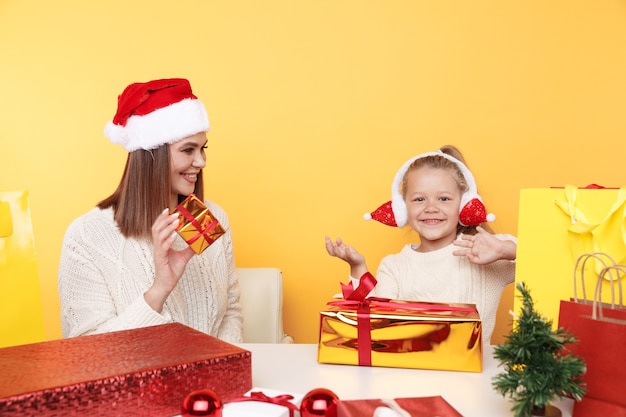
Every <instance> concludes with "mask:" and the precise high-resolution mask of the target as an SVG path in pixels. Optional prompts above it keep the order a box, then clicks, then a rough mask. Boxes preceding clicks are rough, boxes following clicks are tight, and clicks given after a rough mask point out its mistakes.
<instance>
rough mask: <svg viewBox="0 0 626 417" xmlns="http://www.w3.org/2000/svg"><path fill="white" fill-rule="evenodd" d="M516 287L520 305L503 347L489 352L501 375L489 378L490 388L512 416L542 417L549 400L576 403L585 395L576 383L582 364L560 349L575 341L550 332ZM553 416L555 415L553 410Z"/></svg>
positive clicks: (527, 296) (522, 286)
mask: <svg viewBox="0 0 626 417" xmlns="http://www.w3.org/2000/svg"><path fill="white" fill-rule="evenodd" d="M516 288H517V290H518V291H519V292H520V293H521V295H520V296H519V298H520V299H521V300H522V302H523V305H522V308H521V313H520V316H519V317H517V316H516V317H515V320H514V322H513V329H512V331H511V333H510V334H509V335H508V336H506V337H505V339H506V340H505V342H504V343H503V344H501V345H498V346H496V347H495V348H494V358H495V359H497V360H498V361H499V363H500V366H501V367H503V368H504V372H502V373H500V374H498V375H496V376H494V377H493V380H492V384H493V387H494V388H495V390H496V391H497V392H498V393H500V394H502V396H503V397H504V396H506V395H508V396H509V397H510V399H511V400H512V401H513V403H514V405H513V407H512V408H511V411H513V412H514V414H515V417H528V416H531V415H546V414H544V412H545V410H546V408H549V407H551V406H550V402H551V401H552V400H553V399H554V398H555V397H559V398H562V397H566V396H571V397H573V398H574V399H575V400H577V401H580V399H581V398H582V396H583V395H584V394H585V385H584V382H583V381H582V380H581V377H582V375H583V374H584V373H585V362H584V360H583V359H582V358H580V357H576V356H574V355H572V354H570V353H568V351H567V348H566V347H565V345H567V344H572V343H576V339H575V338H574V337H573V336H572V335H571V334H569V333H567V332H566V331H565V330H564V329H562V328H559V329H557V330H556V331H553V330H552V320H549V319H547V318H545V317H543V316H541V315H540V314H539V313H538V312H537V311H536V310H535V307H534V304H533V300H532V297H531V296H530V292H529V290H528V288H526V284H525V283H523V282H521V283H518V284H517V286H516ZM556 415H560V412H558V409H557V414H556Z"/></svg>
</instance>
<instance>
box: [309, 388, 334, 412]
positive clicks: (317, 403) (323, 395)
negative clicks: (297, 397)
mask: <svg viewBox="0 0 626 417" xmlns="http://www.w3.org/2000/svg"><path fill="white" fill-rule="evenodd" d="M338 401H339V398H337V395H336V394H335V393H334V392H332V391H330V390H328V389H326V388H315V389H313V390H311V391H309V392H308V393H307V394H306V395H305V396H304V398H302V403H301V404H300V415H301V416H302V417H316V416H323V417H337V402H338Z"/></svg>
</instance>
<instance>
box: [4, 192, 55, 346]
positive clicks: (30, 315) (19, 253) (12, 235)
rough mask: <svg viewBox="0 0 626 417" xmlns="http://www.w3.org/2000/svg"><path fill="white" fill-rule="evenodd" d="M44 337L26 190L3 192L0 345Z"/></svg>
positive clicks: (15, 343) (32, 341)
mask: <svg viewBox="0 0 626 417" xmlns="http://www.w3.org/2000/svg"><path fill="white" fill-rule="evenodd" d="M43 339H44V331H43V311H42V305H41V290H40V286H39V273H38V269H37V261H36V258H35V243H34V238H33V227H32V223H31V217H30V209H29V206H28V193H27V192H26V191H0V348H1V347H6V346H15V345H21V344H26V343H35V342H41V341H43Z"/></svg>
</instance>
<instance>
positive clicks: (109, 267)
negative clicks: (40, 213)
mask: <svg viewBox="0 0 626 417" xmlns="http://www.w3.org/2000/svg"><path fill="white" fill-rule="evenodd" d="M206 203H207V206H208V208H209V210H211V212H212V213H213V214H214V215H215V217H216V218H217V219H218V221H219V222H220V223H221V225H222V226H223V227H224V229H225V230H226V233H225V234H224V235H223V236H221V237H220V238H219V239H217V240H216V241H215V242H214V243H213V244H212V245H211V246H210V247H209V248H208V249H207V250H205V251H204V252H203V253H202V254H201V255H194V256H193V257H192V258H191V260H190V261H189V263H188V264H187V267H186V268H185V272H184V273H183V275H182V277H181V278H180V281H179V282H178V285H177V286H176V288H174V290H173V291H172V293H171V294H170V295H169V297H168V298H167V300H166V301H165V305H164V307H163V311H162V313H161V314H159V313H157V312H156V311H154V310H153V309H152V308H150V306H149V305H148V304H147V303H146V301H145V299H144V293H145V292H146V291H147V290H148V288H150V286H151V285H152V282H153V280H154V274H155V272H154V261H153V257H152V242H151V241H150V240H148V239H146V240H138V239H134V238H131V239H127V238H125V237H124V236H123V235H122V234H121V233H120V231H119V228H118V227H117V225H116V223H115V221H114V219H113V210H112V209H106V210H101V209H98V208H94V209H93V210H91V211H89V212H88V213H86V214H84V215H83V216H81V217H79V218H77V219H76V220H74V221H73V222H72V224H70V226H69V227H68V229H67V231H66V233H65V238H64V240H63V248H62V252H61V261H60V266H59V296H60V300H61V324H62V329H63V337H73V336H80V335H86V334H93V333H104V332H110V331H117V330H126V329H132V328H138V327H146V326H152V325H157V324H165V323H171V322H178V323H182V324H185V325H187V326H189V327H192V328H194V329H196V330H199V331H201V332H204V333H207V334H209V335H211V336H215V337H217V338H220V339H222V340H225V341H228V342H233V343H235V342H241V341H242V317H241V306H240V304H239V286H238V281H237V273H236V269H235V261H234V255H233V245H232V236H231V231H230V227H229V222H228V217H227V215H226V213H225V212H224V210H222V209H221V208H220V207H219V206H218V205H216V204H215V203H212V202H206ZM186 245H187V244H186V243H185V242H184V241H183V240H182V238H180V236H179V237H178V238H177V240H176V242H174V248H175V249H178V250H180V249H183V248H185V247H186Z"/></svg>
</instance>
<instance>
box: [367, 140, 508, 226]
mask: <svg viewBox="0 0 626 417" xmlns="http://www.w3.org/2000/svg"><path fill="white" fill-rule="evenodd" d="M429 156H440V157H442V158H446V159H448V160H449V161H451V162H453V163H454V164H456V166H457V167H458V168H459V170H460V171H461V173H462V174H463V177H464V178H465V182H467V187H468V189H467V191H465V193H463V196H462V197H461V206H460V211H459V223H461V224H462V225H463V226H475V225H479V224H481V223H485V222H492V221H494V220H495V218H496V216H495V215H493V214H491V213H490V214H487V210H486V209H485V204H484V203H483V200H482V199H481V198H480V196H479V195H478V191H477V188H476V181H475V180H474V176H473V175H472V173H471V171H470V170H469V168H467V166H466V165H465V164H464V163H463V162H461V161H459V160H458V159H456V158H454V157H452V156H450V155H448V154H446V153H443V152H441V150H438V151H435V152H426V153H423V154H420V155H417V156H414V157H413V158H411V159H409V160H408V161H406V162H405V163H404V165H402V167H401V168H400V169H399V170H398V172H397V173H396V176H395V177H394V180H393V183H392V184H391V200H390V201H388V202H386V203H384V204H382V205H381V206H380V207H378V208H377V209H376V210H374V211H373V212H371V213H366V214H365V215H364V216H363V217H364V218H365V219H366V220H370V219H373V220H376V221H378V222H380V223H383V224H386V225H387V226H394V227H404V226H406V224H407V221H408V213H407V208H406V203H405V201H404V197H403V196H402V193H401V190H400V187H401V184H402V179H403V178H404V175H405V174H406V172H407V170H408V169H409V166H411V164H412V163H413V162H415V161H416V160H418V159H421V158H426V157H429Z"/></svg>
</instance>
